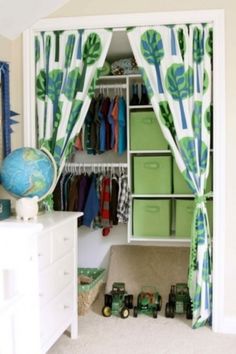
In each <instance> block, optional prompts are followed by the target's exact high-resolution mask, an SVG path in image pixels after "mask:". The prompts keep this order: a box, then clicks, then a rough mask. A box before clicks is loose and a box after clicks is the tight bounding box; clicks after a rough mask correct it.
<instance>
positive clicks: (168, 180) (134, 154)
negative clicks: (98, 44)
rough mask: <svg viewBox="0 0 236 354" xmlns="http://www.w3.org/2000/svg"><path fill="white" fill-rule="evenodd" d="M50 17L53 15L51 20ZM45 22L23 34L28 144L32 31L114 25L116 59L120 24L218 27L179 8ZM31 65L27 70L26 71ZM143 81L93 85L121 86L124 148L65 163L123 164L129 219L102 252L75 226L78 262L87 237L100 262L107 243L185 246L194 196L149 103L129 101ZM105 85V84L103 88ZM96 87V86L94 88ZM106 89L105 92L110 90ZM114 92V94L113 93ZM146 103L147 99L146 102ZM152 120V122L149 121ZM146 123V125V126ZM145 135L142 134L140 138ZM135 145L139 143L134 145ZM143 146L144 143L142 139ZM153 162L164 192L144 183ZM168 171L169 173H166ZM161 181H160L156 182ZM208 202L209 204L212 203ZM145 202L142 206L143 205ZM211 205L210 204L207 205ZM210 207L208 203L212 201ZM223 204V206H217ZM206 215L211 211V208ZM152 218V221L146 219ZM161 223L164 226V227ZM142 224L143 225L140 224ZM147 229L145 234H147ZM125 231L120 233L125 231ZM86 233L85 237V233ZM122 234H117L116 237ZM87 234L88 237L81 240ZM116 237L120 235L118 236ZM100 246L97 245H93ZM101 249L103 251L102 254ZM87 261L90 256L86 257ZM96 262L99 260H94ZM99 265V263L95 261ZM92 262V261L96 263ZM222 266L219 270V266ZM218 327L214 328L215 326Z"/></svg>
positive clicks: (213, 15)
mask: <svg viewBox="0 0 236 354" xmlns="http://www.w3.org/2000/svg"><path fill="white" fill-rule="evenodd" d="M54 20H55V19H54ZM54 20H53V21H51V20H50V19H49V20H44V21H40V22H39V23H37V24H36V25H35V26H34V27H33V28H32V29H31V30H30V31H28V32H26V33H25V55H26V60H25V73H26V77H25V122H26V126H27V129H26V128H25V132H26V134H25V144H27V145H35V140H34V132H35V123H34V122H32V121H33V120H32V114H33V116H34V94H33V93H32V90H30V87H31V85H32V80H33V72H34V69H33V65H32V63H33V61H32V58H33V51H32V45H33V44H32V37H31V36H32V34H33V31H38V30H44V29H46V28H47V29H49V28H50V29H52V30H54V29H65V28H75V29H76V28H78V23H79V26H80V27H81V28H91V23H92V27H94V28H103V27H104V26H106V27H113V28H114V27H115V28H117V29H118V30H117V31H116V30H115V31H114V34H113V39H112V43H111V46H110V50H109V52H108V57H107V58H108V59H109V61H110V60H111V59H112V60H116V59H118V58H120V57H127V55H128V56H130V53H131V51H130V47H129V45H128V39H127V38H126V39H125V37H126V33H125V32H124V31H120V30H119V29H120V28H126V27H128V26H144V25H146V24H153V23H158V24H166V23H168V24H171V23H176V22H178V23H186V22H188V23H189V22H190V23H198V22H202V21H206V22H213V23H214V26H215V27H214V31H215V32H214V33H215V35H216V36H218V35H219V36H220V37H219V38H222V35H220V29H222V22H221V21H222V19H221V18H220V16H219V14H218V13H217V11H216V12H215V11H209V12H207V11H206V12H201V11H200V12H194V13H191V12H189V13H188V12H186V13H185V12H182V13H181V14H180V13H179V14H178V16H177V14H176V13H164V14H157V13H156V14H154V13H152V14H148V15H145V16H144V15H143V14H141V15H135V16H130V15H124V16H123V15H122V16H119V15H116V16H105V17H103V16H101V17H96V18H94V20H93V21H92V22H91V19H89V18H86V17H84V18H80V19H75V18H74V19H71V21H70V19H69V18H67V19H66V21H65V20H64V19H61V20H60V19H58V21H54ZM218 42H220V41H219V40H217V41H216V42H215V46H214V67H215V70H214V73H213V75H214V88H213V92H214V153H213V147H212V151H211V155H212V159H213V164H212V166H213V167H214V169H213V171H212V174H213V175H214V176H213V177H212V178H211V177H210V179H209V182H208V183H209V189H212V188H211V187H212V183H213V182H212V181H213V180H214V186H213V190H214V198H213V200H214V207H211V206H210V207H209V208H212V209H213V210H214V222H213V224H214V227H213V229H214V237H213V247H214V266H213V272H214V288H215V289H219V288H220V285H222V279H220V277H219V267H220V259H222V258H221V255H222V254H221V252H223V247H221V246H222V238H221V237H220V235H222V234H224V227H225V225H224V212H223V210H224V202H223V201H224V187H223V186H222V184H223V185H224V183H223V182H224V171H223V170H224V169H222V168H221V167H220V166H221V165H222V164H223V161H224V157H223V156H224V154H223V152H224V138H223V134H222V132H224V122H223V120H222V119H221V118H220V117H222V116H224V104H223V103H222V100H219V99H218V98H220V97H224V95H223V93H222V87H221V85H220V82H221V81H222V80H224V73H223V69H222V68H221V65H220V61H219V58H220V56H219V53H220V52H221V51H220V47H219V43H218ZM29 68H30V70H29ZM142 84H143V82H142V80H141V76H139V75H127V76H120V75H119V76H118V75H117V76H109V77H102V78H100V80H99V82H98V85H103V86H104V89H105V90H110V89H111V88H107V87H106V86H109V85H111V86H112V85H114V86H116V88H114V87H113V89H114V90H115V89H116V90H117V89H118V88H117V86H119V85H120V86H121V89H120V90H121V91H122V95H124V97H125V98H126V113H127V152H126V153H123V154H122V155H121V156H119V155H118V154H114V153H113V152H112V151H108V152H105V153H104V154H96V155H88V154H86V153H85V152H79V153H75V154H74V156H73V157H72V159H70V160H69V161H68V163H75V164H78V165H80V166H82V167H83V164H112V163H116V164H119V163H120V164H126V163H127V172H128V181H129V187H130V191H131V200H132V202H131V210H130V217H129V222H128V227H127V230H126V227H123V226H122V232H119V235H118V234H117V237H116V238H115V239H114V238H112V234H111V237H110V238H109V239H108V238H106V244H105V247H106V250H105V252H104V243H103V242H104V239H103V238H100V239H99V240H98V239H97V240H95V238H94V237H92V236H91V233H90V231H89V230H81V229H79V245H80V246H79V247H80V248H81V249H79V262H80V261H81V258H80V257H82V258H83V257H84V253H85V252H84V251H85V249H84V246H85V245H86V252H89V250H91V245H92V244H91V242H92V241H91V240H92V239H93V242H94V244H93V246H94V247H95V248H96V250H97V252H99V247H101V248H103V253H101V258H102V259H103V260H104V256H107V254H106V253H107V250H108V249H109V246H110V245H111V244H113V243H126V242H127V240H128V242H132V243H138V244H145V245H151V244H152V245H153V244H155V245H175V246H178V245H181V246H183V245H185V246H187V245H189V244H190V239H189V238H188V235H189V233H188V232H187V233H186V232H185V230H184V231H183V230H181V228H182V226H183V225H181V224H182V223H181V222H180V225H179V226H178V223H179V220H180V218H179V216H178V215H179V214H180V215H181V216H182V215H183V210H184V208H185V210H186V211H187V212H188V211H189V210H190V209H191V205H189V204H188V203H190V204H191V202H192V200H193V196H192V195H191V194H190V193H189V191H187V190H183V189H182V187H183V185H182V180H181V178H180V176H178V171H177V170H176V166H175V164H174V161H173V158H172V155H171V151H170V149H169V147H168V146H166V144H165V141H163V140H162V135H161V133H160V131H159V130H158V126H157V125H156V122H155V120H154V119H153V114H152V106H151V105H150V104H149V103H147V104H143V105H140V104H130V103H131V98H132V95H133V87H134V85H138V89H139V92H138V93H139V96H140V95H141V92H142ZM105 87H106V88H105ZM98 90H99V89H98ZM109 92H110V91H109ZM113 94H114V93H113ZM145 103H146V102H145ZM142 119H144V120H147V121H149V122H151V124H154V125H155V126H154V129H151V133H150V134H152V133H153V132H154V130H155V134H157V136H158V137H159V138H160V139H158V140H159V141H160V142H161V141H162V142H161V143H160V146H158V145H157V146H155V144H154V145H153V146H148V145H146V146H145V145H142V144H141V142H140V139H139V129H140V128H139V124H140V121H141V120H142ZM153 122H155V123H153ZM146 128H147V127H146V125H145V129H146ZM146 136H147V134H145V137H146ZM147 140H148V141H146V143H150V141H155V139H153V140H152V139H147ZM139 144H140V145H139ZM144 144H145V142H144ZM157 165H158V166H159V165H161V166H163V167H164V177H163V178H164V179H165V187H166V189H164V190H155V189H153V188H152V186H150V184H149V183H148V180H149V176H148V175H147V169H149V168H147V167H150V168H151V170H152V171H153V169H154V170H155V168H156V167H157ZM168 171H169V173H168ZM142 174H144V177H145V180H146V181H147V183H146V185H147V189H145V184H144V183H143V181H142V178H140V176H142ZM159 185H161V183H160V184H159ZM213 200H212V202H213ZM145 203H147V205H145ZM210 204H211V203H209V205H210ZM212 205H213V203H212ZM145 208H146V209H147V210H149V211H148V212H147V216H145V217H146V220H145V219H144V222H143V223H141V225H140V224H139V219H140V218H139V215H141V216H142V217H143V215H144V214H145V213H144V212H143V210H144V209H145ZM222 208H223V209H222ZM159 211H160V212H163V216H162V217H161V220H164V221H165V222H164V223H163V225H162V229H160V230H158V229H157V230H155V229H154V230H151V231H150V232H149V230H146V229H142V227H143V224H145V225H147V224H151V221H150V220H152V216H150V214H151V215H152V214H153V213H154V212H159ZM210 214H211V212H210ZM150 218H151V219H150ZM164 224H165V225H164ZM145 227H146V226H145ZM112 231H113V230H112ZM146 231H147V232H146ZM124 232H125V235H124ZM89 234H90V235H89ZM120 235H121V236H120ZM86 237H88V240H85V238H86ZM119 237H120V238H119ZM98 246H99V247H98ZM104 253H105V255H104ZM90 259H91V257H90ZM87 260H88V259H86V260H85V258H83V260H82V262H84V265H85V266H87V265H88V264H85V263H86V261H87ZM96 262H97V264H98V263H99V261H98V259H96ZM100 263H101V262H100ZM97 264H94V265H95V266H96V265H97ZM221 270H222V269H221ZM213 294H214V300H213V314H214V321H213V327H214V328H215V329H216V328H219V327H220V321H219V319H220V316H221V315H220V310H219V308H221V309H222V306H223V305H222V304H223V303H222V298H221V297H220V294H221V293H220V292H215V291H213ZM217 326H218V327H217Z"/></svg>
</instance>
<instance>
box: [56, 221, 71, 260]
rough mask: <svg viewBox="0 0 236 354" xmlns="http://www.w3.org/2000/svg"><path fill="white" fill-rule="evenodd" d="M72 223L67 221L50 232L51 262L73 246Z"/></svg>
mask: <svg viewBox="0 0 236 354" xmlns="http://www.w3.org/2000/svg"><path fill="white" fill-rule="evenodd" d="M73 237H74V224H73V223H71V222H67V223H65V224H62V225H60V227H58V228H57V229H56V230H55V231H53V232H52V262H54V261H55V260H57V259H58V258H60V257H62V256H63V255H64V254H66V253H67V252H68V251H70V250H71V249H72V248H73V243H74V242H73Z"/></svg>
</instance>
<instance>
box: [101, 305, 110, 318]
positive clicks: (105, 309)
mask: <svg viewBox="0 0 236 354" xmlns="http://www.w3.org/2000/svg"><path fill="white" fill-rule="evenodd" d="M102 314H103V316H104V317H111V307H109V306H103V308H102Z"/></svg>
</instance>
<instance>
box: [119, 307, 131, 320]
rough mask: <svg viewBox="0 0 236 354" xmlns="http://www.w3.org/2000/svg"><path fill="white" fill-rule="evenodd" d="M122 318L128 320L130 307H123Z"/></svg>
mask: <svg viewBox="0 0 236 354" xmlns="http://www.w3.org/2000/svg"><path fill="white" fill-rule="evenodd" d="M120 317H121V318H128V317H129V309H128V307H123V308H122V310H121V312H120Z"/></svg>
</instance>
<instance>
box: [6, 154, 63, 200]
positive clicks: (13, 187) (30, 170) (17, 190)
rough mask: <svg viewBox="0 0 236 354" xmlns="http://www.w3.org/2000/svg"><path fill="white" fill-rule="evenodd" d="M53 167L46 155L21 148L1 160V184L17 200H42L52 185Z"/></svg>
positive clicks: (53, 177)
mask: <svg viewBox="0 0 236 354" xmlns="http://www.w3.org/2000/svg"><path fill="white" fill-rule="evenodd" d="M55 173H56V172H55V166H54V164H53V161H52V159H51V158H50V157H49V155H48V154H46V153H45V152H43V151H42V150H39V149H34V148H30V147H23V148H19V149H16V150H14V151H13V152H11V153H10V154H9V155H7V157H6V158H5V159H4V160H3V164H2V169H1V182H2V185H3V187H4V188H5V189H6V190H7V191H8V192H9V193H10V194H12V195H14V196H15V197H17V198H22V197H34V196H38V197H39V199H43V197H44V196H46V195H47V194H48V192H49V190H50V189H51V187H52V185H53V184H54V179H55Z"/></svg>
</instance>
